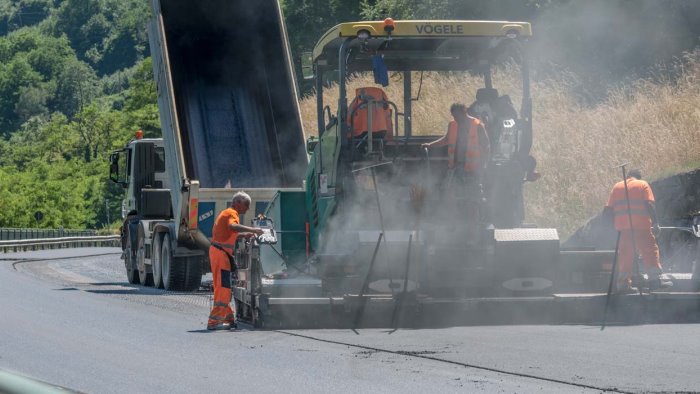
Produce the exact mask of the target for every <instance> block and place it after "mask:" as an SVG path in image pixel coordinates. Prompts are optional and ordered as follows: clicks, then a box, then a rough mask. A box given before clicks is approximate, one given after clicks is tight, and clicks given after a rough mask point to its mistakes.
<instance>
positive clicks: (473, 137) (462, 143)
mask: <svg viewBox="0 0 700 394" xmlns="http://www.w3.org/2000/svg"><path fill="white" fill-rule="evenodd" d="M450 113H451V114H452V117H453V118H454V119H453V120H452V121H450V123H449V125H448V127H447V133H445V135H444V136H442V137H441V138H439V139H437V140H435V141H433V142H430V143H426V144H423V145H422V146H423V147H424V148H428V149H430V148H433V147H440V146H445V145H447V156H448V158H447V160H448V161H447V167H448V172H447V179H446V181H447V185H446V186H447V187H446V189H447V191H448V192H449V193H451V194H453V197H455V200H456V199H459V198H460V197H461V198H466V200H467V201H466V207H465V208H466V209H467V218H469V219H478V217H479V206H480V205H481V198H482V176H483V170H484V168H485V166H486V163H487V162H488V157H489V154H490V145H489V137H488V135H487V134H486V130H485V129H484V126H483V125H482V124H481V122H480V121H479V119H477V118H474V117H472V116H469V115H468V114H467V107H466V106H465V105H464V104H460V103H454V104H452V106H451V107H450ZM456 183H461V185H462V186H463V189H461V190H460V189H457V188H455V184H456ZM462 191H464V194H463V195H461V196H460V194H461V192H462ZM455 192H456V193H455ZM471 221H472V223H474V222H475V221H476V220H471Z"/></svg>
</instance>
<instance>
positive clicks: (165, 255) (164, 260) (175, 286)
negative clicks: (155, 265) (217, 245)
mask: <svg viewBox="0 0 700 394" xmlns="http://www.w3.org/2000/svg"><path fill="white" fill-rule="evenodd" d="M160 257H161V259H160V260H161V274H162V276H163V287H164V288H165V289H166V290H172V291H195V290H197V289H199V285H200V284H201V282H202V270H201V268H200V266H199V259H197V258H187V257H178V258H175V257H173V254H172V251H171V247H170V234H165V236H164V237H163V246H162V248H161V253H160Z"/></svg>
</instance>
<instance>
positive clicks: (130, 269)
mask: <svg viewBox="0 0 700 394" xmlns="http://www.w3.org/2000/svg"><path fill="white" fill-rule="evenodd" d="M135 260H136V259H135V256H134V250H133V248H132V247H131V237H130V236H129V235H127V236H126V247H125V248H124V266H125V267H126V278H127V279H128V280H129V283H131V284H132V285H135V284H137V283H139V271H138V270H137V269H136V264H135Z"/></svg>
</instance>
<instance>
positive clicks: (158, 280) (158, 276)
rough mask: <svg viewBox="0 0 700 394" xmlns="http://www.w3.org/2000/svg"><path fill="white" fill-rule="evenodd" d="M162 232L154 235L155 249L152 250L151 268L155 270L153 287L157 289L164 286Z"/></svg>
mask: <svg viewBox="0 0 700 394" xmlns="http://www.w3.org/2000/svg"><path fill="white" fill-rule="evenodd" d="M162 239H163V236H162V234H156V235H155V236H154V237H153V250H151V268H152V270H153V287H155V288H156V289H162V288H163V268H162V267H163V266H162V264H161V258H160V254H161V252H162V250H161V249H162V247H163V246H162V245H163V242H162Z"/></svg>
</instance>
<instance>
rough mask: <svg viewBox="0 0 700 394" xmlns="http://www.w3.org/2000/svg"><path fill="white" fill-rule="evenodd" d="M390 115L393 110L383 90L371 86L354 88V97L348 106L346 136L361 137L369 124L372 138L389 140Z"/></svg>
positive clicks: (391, 130)
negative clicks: (347, 131) (370, 116)
mask: <svg viewBox="0 0 700 394" xmlns="http://www.w3.org/2000/svg"><path fill="white" fill-rule="evenodd" d="M370 111H371V114H372V124H371V125H370V124H369V115H370ZM392 116H393V111H392V109H391V107H390V106H389V99H388V97H387V95H386V93H384V90H382V89H381V88H378V87H373V86H369V87H363V88H357V89H355V98H354V99H353V100H352V102H351V103H350V106H349V108H348V126H349V129H350V132H349V135H348V138H351V139H363V138H364V137H365V136H366V135H367V132H368V131H369V130H370V126H371V130H372V138H373V139H387V140H390V139H391V138H392V137H393V132H394V124H393V121H392Z"/></svg>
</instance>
